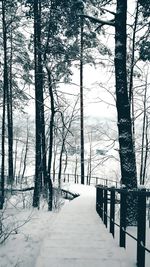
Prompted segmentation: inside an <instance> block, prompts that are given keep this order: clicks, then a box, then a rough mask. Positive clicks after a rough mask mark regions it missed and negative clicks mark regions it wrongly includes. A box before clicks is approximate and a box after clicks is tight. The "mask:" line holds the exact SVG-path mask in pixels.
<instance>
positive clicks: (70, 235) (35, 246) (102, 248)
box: [0, 184, 149, 267]
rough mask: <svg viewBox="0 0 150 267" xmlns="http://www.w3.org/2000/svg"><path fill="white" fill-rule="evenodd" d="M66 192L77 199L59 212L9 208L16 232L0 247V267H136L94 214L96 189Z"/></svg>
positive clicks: (73, 188) (71, 187)
mask: <svg viewBox="0 0 150 267" xmlns="http://www.w3.org/2000/svg"><path fill="white" fill-rule="evenodd" d="M65 188H66V189H69V190H70V191H72V192H76V193H79V194H80V197H79V198H76V199H74V200H73V201H70V202H69V201H67V202H66V203H65V205H64V206H63V207H62V208H61V210H60V211H58V210H55V211H54V212H47V207H46V204H45V206H44V205H43V206H42V207H41V209H40V210H35V209H34V210H33V209H32V208H30V209H28V210H27V209H24V210H23V209H19V208H18V209H17V210H16V208H15V209H13V208H12V207H10V206H9V209H7V211H6V212H5V213H6V215H7V216H9V218H11V219H12V218H13V219H12V222H13V225H11V226H12V229H13V228H15V229H14V231H13V232H12V234H11V235H10V236H9V238H8V239H7V240H6V242H5V243H4V244H2V245H0V267H49V266H52V267H55V266H58V267H72V266H78V267H84V266H85V267H91V266H92V267H97V266H103V267H109V266H111V267H113V266H115V267H117V266H122V267H123V266H124V267H125V266H126V267H133V266H136V264H135V262H136V258H135V255H132V253H129V252H128V250H127V251H125V250H124V249H121V248H119V246H118V244H117V243H118V240H116V239H115V240H113V238H112V236H111V234H109V231H108V230H107V229H106V228H105V226H104V225H103V223H102V222H101V220H100V218H99V217H98V215H97V214H96V212H95V188H94V187H90V186H82V185H77V184H72V185H69V184H68V185H66V186H65ZM14 213H15V216H14ZM12 215H13V216H12ZM25 220H26V221H28V222H27V223H25V224H24V221H25ZM22 224H24V225H23V226H22V227H20V228H18V229H17V226H19V225H22ZM129 242H130V241H129ZM131 245H132V244H131ZM135 246H136V245H135ZM135 246H134V247H135ZM148 266H149V264H148V265H147V267H148Z"/></svg>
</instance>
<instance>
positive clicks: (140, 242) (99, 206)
mask: <svg viewBox="0 0 150 267" xmlns="http://www.w3.org/2000/svg"><path fill="white" fill-rule="evenodd" d="M96 191H97V193H96V211H97V213H98V214H99V216H100V217H101V219H102V221H103V222H104V224H105V226H106V227H108V223H109V230H110V233H111V234H112V235H113V237H114V236H115V226H117V227H118V228H119V245H120V247H124V248H125V247H126V235H128V236H130V237H131V238H132V239H134V240H135V241H136V243H137V266H138V267H145V252H146V251H147V252H148V253H150V249H149V248H147V247H146V206H147V205H146V199H147V198H149V197H150V192H149V191H146V189H137V190H127V189H126V188H120V189H119V188H114V187H107V186H102V185H98V186H97V190H96ZM128 194H131V195H133V196H135V197H136V198H137V237H135V236H133V235H132V234H131V233H129V232H128V231H127V230H126V229H127V224H126V219H127V218H126V217H127V216H126V215H127V196H128ZM118 195H119V196H120V197H119V199H118V197H117V196H118ZM116 204H117V205H120V221H119V222H117V220H116V219H115V209H116ZM108 207H109V210H108Z"/></svg>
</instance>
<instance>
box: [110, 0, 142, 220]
mask: <svg viewBox="0 0 150 267" xmlns="http://www.w3.org/2000/svg"><path fill="white" fill-rule="evenodd" d="M126 22H127V0H124V1H122V0H117V10H116V20H115V30H116V32H115V77H116V107H117V115H118V133H119V152H120V153H119V154H120V166H121V183H122V184H124V185H125V186H126V187H127V188H130V189H133V188H136V187H137V172H136V161H135V151H134V146H133V137H132V122H131V114H130V102H129V97H128V90H127V71H126V41H127V37H126ZM135 205H136V204H134V201H132V200H131V198H130V200H129V199H128V205H127V206H128V207H127V223H128V224H134V223H135V219H136V218H135V212H134V209H135Z"/></svg>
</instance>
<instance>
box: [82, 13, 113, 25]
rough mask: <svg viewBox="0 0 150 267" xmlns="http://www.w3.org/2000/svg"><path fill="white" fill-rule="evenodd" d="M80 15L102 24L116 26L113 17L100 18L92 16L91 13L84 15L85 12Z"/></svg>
mask: <svg viewBox="0 0 150 267" xmlns="http://www.w3.org/2000/svg"><path fill="white" fill-rule="evenodd" d="M79 16H80V17H84V18H87V19H89V20H91V21H93V22H94V23H100V24H101V26H103V25H109V26H113V27H115V19H112V20H101V19H98V18H94V17H91V16H89V15H84V14H80V15H79Z"/></svg>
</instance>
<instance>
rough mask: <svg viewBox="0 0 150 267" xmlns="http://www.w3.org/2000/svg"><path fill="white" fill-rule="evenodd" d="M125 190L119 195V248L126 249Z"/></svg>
mask: <svg viewBox="0 0 150 267" xmlns="http://www.w3.org/2000/svg"><path fill="white" fill-rule="evenodd" d="M126 192H127V191H126V189H122V190H121V193H120V244H119V245H120V247H124V248H125V247H126V234H125V230H126V209H127V207H126V198H127V193H126Z"/></svg>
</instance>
